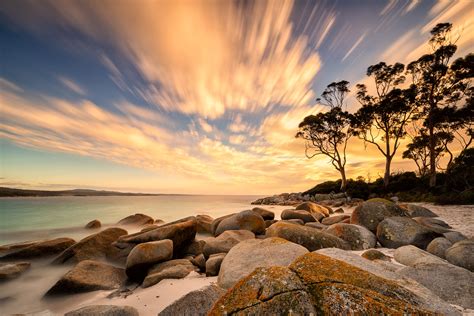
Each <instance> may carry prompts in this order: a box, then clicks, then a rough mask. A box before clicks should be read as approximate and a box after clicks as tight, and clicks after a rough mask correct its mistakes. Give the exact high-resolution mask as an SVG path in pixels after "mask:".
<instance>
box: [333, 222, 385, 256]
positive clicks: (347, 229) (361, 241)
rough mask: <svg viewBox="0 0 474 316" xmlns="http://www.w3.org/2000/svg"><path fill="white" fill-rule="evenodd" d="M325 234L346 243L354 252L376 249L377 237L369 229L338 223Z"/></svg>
mask: <svg viewBox="0 0 474 316" xmlns="http://www.w3.org/2000/svg"><path fill="white" fill-rule="evenodd" d="M324 232H325V233H328V234H331V235H334V236H336V237H339V238H341V239H342V240H344V241H346V242H347V243H348V244H349V245H350V246H351V249H352V250H364V249H369V248H374V247H375V245H376V244H377V238H376V237H375V235H374V234H373V233H372V232H371V231H370V230H368V229H367V228H365V227H363V226H359V225H354V224H345V223H337V224H334V225H331V226H329V227H328V228H327V229H326V230H325V231H324Z"/></svg>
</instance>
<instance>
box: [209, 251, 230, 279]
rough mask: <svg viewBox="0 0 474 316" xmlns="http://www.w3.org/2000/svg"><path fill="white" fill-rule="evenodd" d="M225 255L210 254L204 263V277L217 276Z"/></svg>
mask: <svg viewBox="0 0 474 316" xmlns="http://www.w3.org/2000/svg"><path fill="white" fill-rule="evenodd" d="M225 256H226V254H225V253H215V254H212V255H211V256H210V257H209V259H207V261H206V276H208V277H209V276H216V275H218V274H219V271H220V269H221V264H222V261H223V260H224V258H225Z"/></svg>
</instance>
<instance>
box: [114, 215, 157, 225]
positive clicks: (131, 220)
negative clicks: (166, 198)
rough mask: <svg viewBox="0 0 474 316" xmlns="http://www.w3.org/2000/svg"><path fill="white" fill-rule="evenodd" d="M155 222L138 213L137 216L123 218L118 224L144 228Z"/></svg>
mask: <svg viewBox="0 0 474 316" xmlns="http://www.w3.org/2000/svg"><path fill="white" fill-rule="evenodd" d="M154 222H155V220H154V219H153V218H152V217H150V216H148V215H145V214H141V213H137V214H134V215H130V216H127V217H125V218H122V219H121V220H120V221H118V223H117V224H118V225H136V226H143V225H146V224H153V223H154Z"/></svg>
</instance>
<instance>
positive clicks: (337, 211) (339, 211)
mask: <svg viewBox="0 0 474 316" xmlns="http://www.w3.org/2000/svg"><path fill="white" fill-rule="evenodd" d="M334 213H344V209H343V208H342V207H340V208H338V209H336V210H334Z"/></svg>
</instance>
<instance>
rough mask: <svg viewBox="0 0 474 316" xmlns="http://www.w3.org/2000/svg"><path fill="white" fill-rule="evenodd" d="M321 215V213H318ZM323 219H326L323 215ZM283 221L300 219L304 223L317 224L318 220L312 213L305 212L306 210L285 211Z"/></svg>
mask: <svg viewBox="0 0 474 316" xmlns="http://www.w3.org/2000/svg"><path fill="white" fill-rule="evenodd" d="M318 214H319V213H318ZM321 216H322V217H321V218H324V216H323V215H321ZM281 219H283V220H291V219H300V220H302V221H303V222H304V223H308V222H317V221H318V219H317V218H315V217H314V216H313V215H312V214H311V213H310V212H308V211H304V210H291V209H290V210H284V211H283V212H282V213H281Z"/></svg>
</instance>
